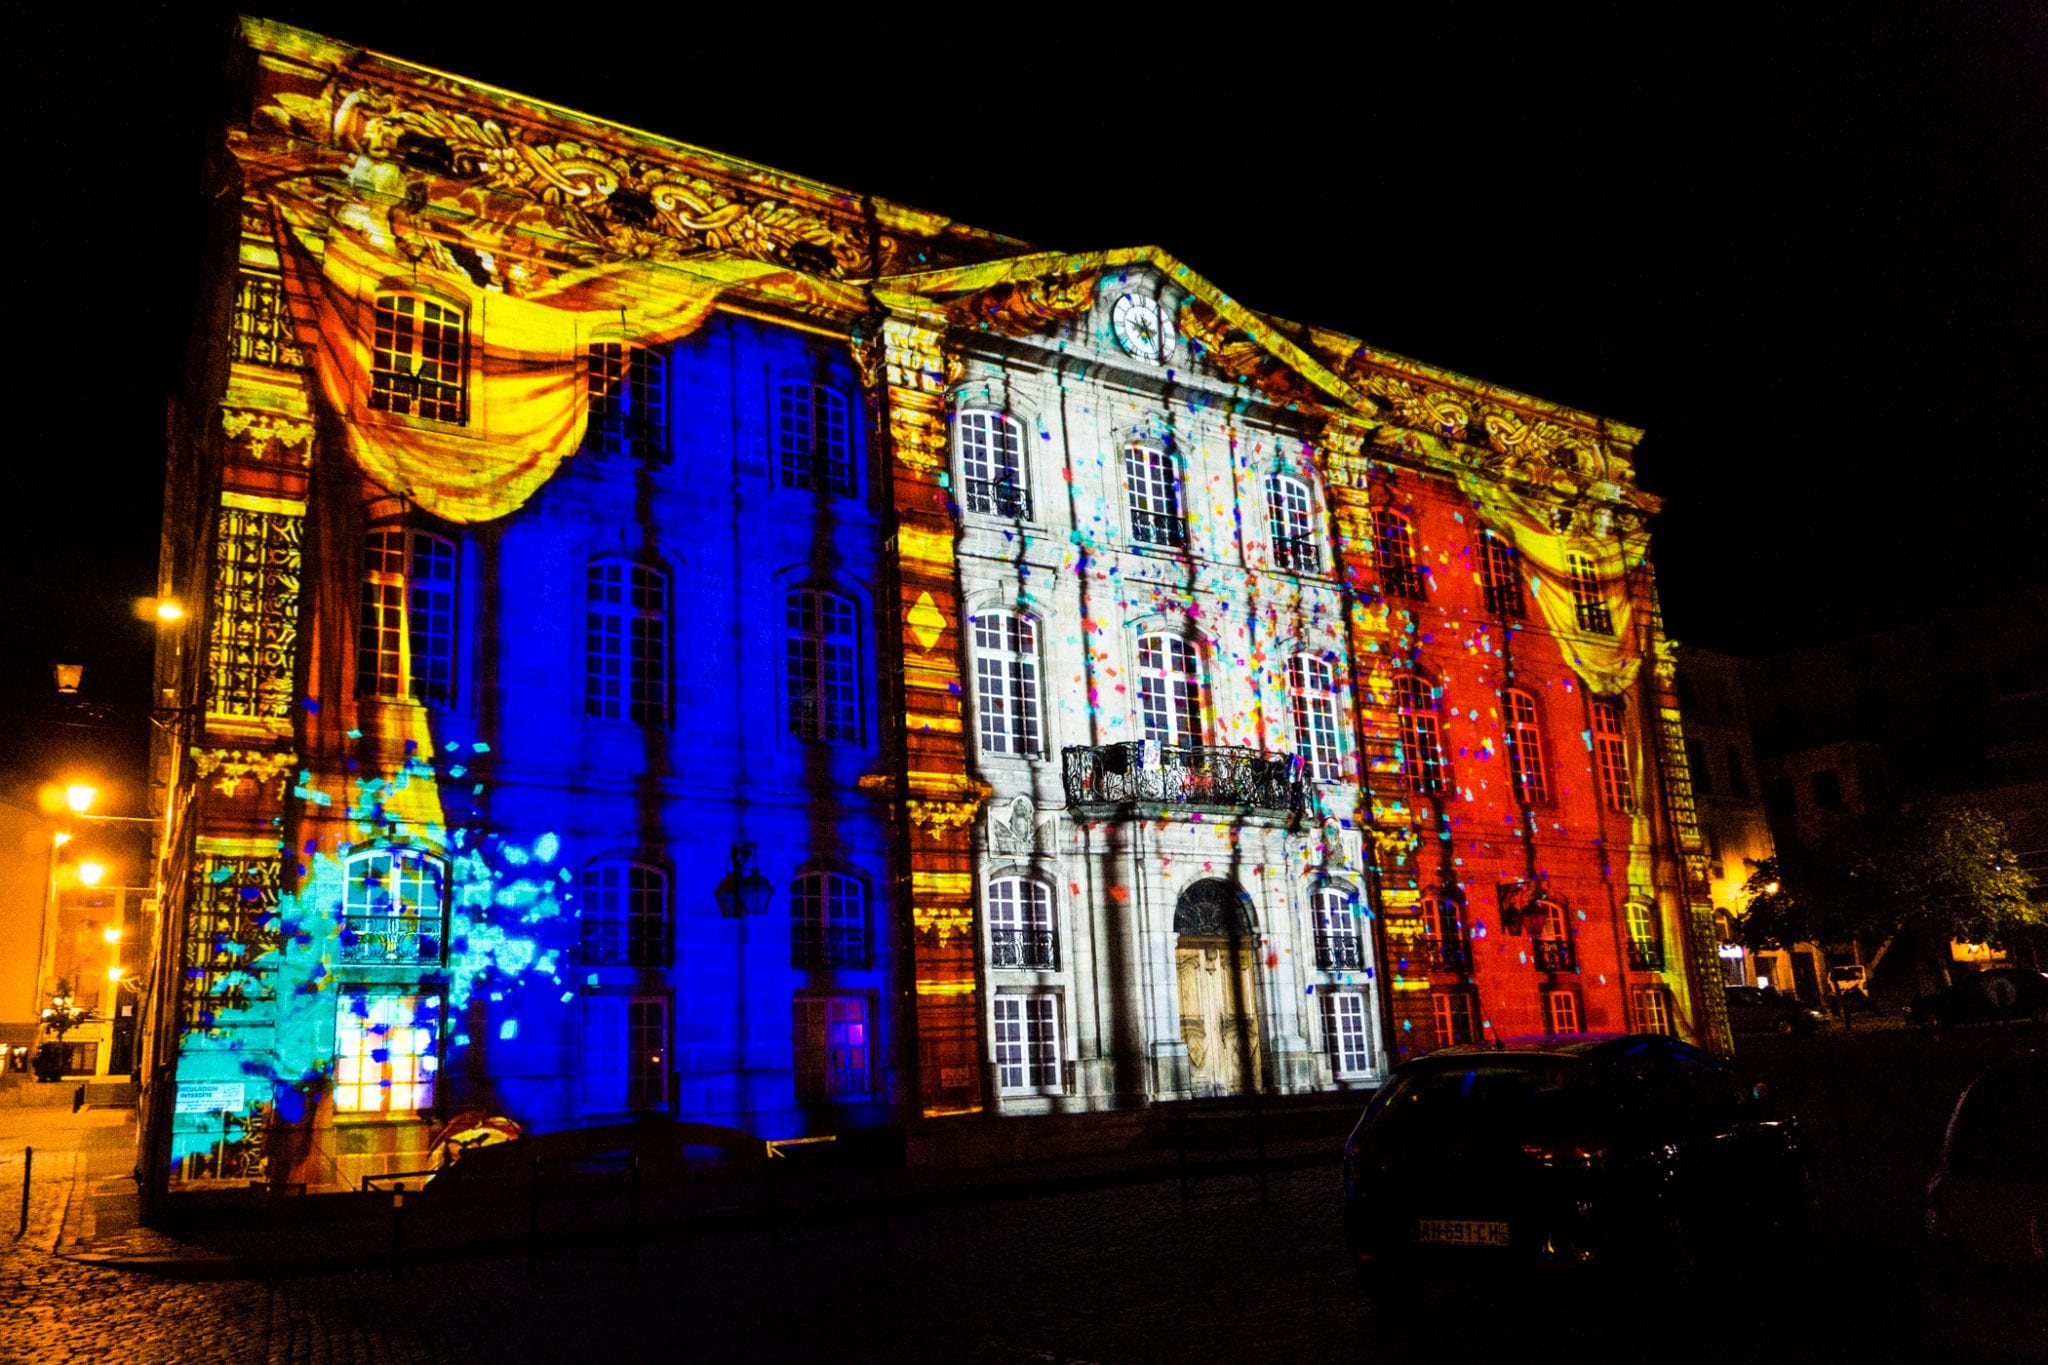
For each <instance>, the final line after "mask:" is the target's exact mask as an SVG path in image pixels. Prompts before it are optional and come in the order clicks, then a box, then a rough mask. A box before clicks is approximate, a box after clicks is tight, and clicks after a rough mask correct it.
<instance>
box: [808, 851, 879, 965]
mask: <svg viewBox="0 0 2048 1365" xmlns="http://www.w3.org/2000/svg"><path fill="white" fill-rule="evenodd" d="M789 960H790V965H791V966H793V967H797V968H800V969H803V970H807V971H822V970H826V969H829V968H833V967H865V966H867V965H868V897H867V888H866V887H864V886H862V885H861V883H860V881H859V880H858V879H857V878H854V877H848V876H845V875H843V874H841V873H838V872H807V873H805V874H804V875H803V876H801V877H798V878H797V879H796V880H795V881H793V882H791V883H790V884H789Z"/></svg>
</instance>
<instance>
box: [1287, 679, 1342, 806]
mask: <svg viewBox="0 0 2048 1365" xmlns="http://www.w3.org/2000/svg"><path fill="white" fill-rule="evenodd" d="M1336 698H1337V680H1336V676H1335V674H1334V673H1333V672H1332V671H1331V668H1330V666H1329V664H1327V663H1325V662H1323V660H1321V659H1318V658H1316V657H1315V656H1314V655H1312V654H1296V655H1295V656H1293V657H1292V658H1290V659H1289V660H1288V661H1287V708H1288V712H1289V714H1290V715H1291V716H1292V718H1293V721H1294V752H1295V753H1296V754H1297V755H1299V756H1300V758H1301V766H1302V771H1303V773H1304V775H1305V776H1307V778H1308V779H1309V780H1310V781H1311V782H1336V781H1339V780H1340V779H1341V776H1342V774H1341V773H1340V772H1339V771H1338V768H1337V699H1336Z"/></svg>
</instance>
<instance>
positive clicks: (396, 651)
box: [356, 526, 455, 705]
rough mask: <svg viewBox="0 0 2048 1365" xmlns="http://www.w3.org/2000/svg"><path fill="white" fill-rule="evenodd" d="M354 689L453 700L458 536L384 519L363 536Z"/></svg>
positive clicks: (373, 693)
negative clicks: (452, 537) (388, 523)
mask: <svg viewBox="0 0 2048 1365" xmlns="http://www.w3.org/2000/svg"><path fill="white" fill-rule="evenodd" d="M356 695H357V696H359V697H381V698H384V699H385V700H388V701H421V702H438V703H441V704H444V705H445V704H446V703H448V702H452V701H454V700H455V542H454V541H452V540H449V539H447V538H445V537H443V536H437V535H434V534H432V533H431V532H427V531H420V530H414V529H412V528H410V527H405V526H385V527H379V528H377V529H376V530H373V531H371V532H370V533H369V534H368V535H366V536H365V537H364V538H363V595H362V603H361V608H360V610H359V612H358V613H357V617H356Z"/></svg>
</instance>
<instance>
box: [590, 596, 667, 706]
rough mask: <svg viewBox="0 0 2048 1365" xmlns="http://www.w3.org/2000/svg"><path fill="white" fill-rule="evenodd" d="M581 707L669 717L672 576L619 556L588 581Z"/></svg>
mask: <svg viewBox="0 0 2048 1365" xmlns="http://www.w3.org/2000/svg"><path fill="white" fill-rule="evenodd" d="M583 647H584V670H583V677H584V681H583V709H584V713H585V714H586V715H591V716H595V717H597V718H599V719H600V720H631V721H637V722H639V723H640V724H643V725H663V724H666V723H667V722H668V576H667V575H666V574H664V573H662V572H661V571H660V570H658V569H651V568H648V567H647V566H645V565H642V564H629V563H625V562H623V561H620V560H599V561H598V562H596V563H594V564H592V565H591V566H590V567H589V569H588V571H587V572H586V575H585V581H584V635H583Z"/></svg>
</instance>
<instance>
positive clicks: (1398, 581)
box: [1372, 508, 1428, 602]
mask: <svg viewBox="0 0 2048 1365" xmlns="http://www.w3.org/2000/svg"><path fill="white" fill-rule="evenodd" d="M1372 548H1373V554H1374V556H1375V557H1376V558H1377V559H1378V560H1379V566H1380V585H1381V586H1382V587H1383V588H1384V589H1385V590H1386V593H1387V595H1388V596H1389V597H1407V598H1412V599H1414V600H1415V601H1418V602H1419V601H1422V600H1423V599H1424V598H1426V597H1427V596H1428V594H1427V592H1426V591H1425V590H1424V587H1423V581H1422V569H1421V567H1420V566H1419V565H1418V564H1417V563H1416V559H1415V529H1414V528H1413V527H1412V526H1410V525H1409V524H1408V518H1406V517H1404V516H1402V515H1401V514H1400V513H1399V512H1390V511H1388V510H1387V509H1386V508H1379V509H1377V510H1376V511H1374V512H1373V514H1372Z"/></svg>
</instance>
